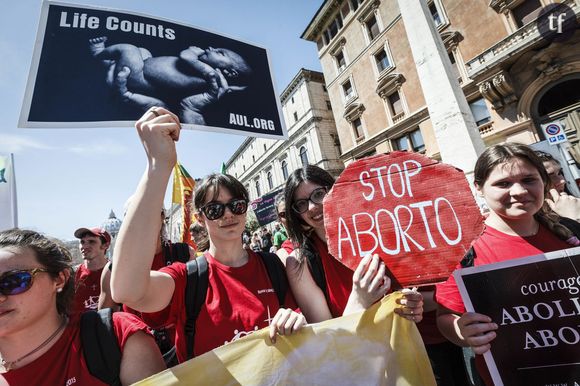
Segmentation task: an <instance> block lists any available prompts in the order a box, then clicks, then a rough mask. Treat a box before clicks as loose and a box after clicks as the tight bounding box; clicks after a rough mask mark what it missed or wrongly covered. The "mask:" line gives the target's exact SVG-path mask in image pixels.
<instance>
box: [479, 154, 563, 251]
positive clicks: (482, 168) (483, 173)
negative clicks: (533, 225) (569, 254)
mask: <svg viewBox="0 0 580 386" xmlns="http://www.w3.org/2000/svg"><path fill="white" fill-rule="evenodd" d="M514 158H518V159H521V160H523V161H526V162H528V163H529V164H531V165H532V166H534V167H535V168H536V169H537V170H538V173H539V174H540V178H541V179H542V183H543V184H544V199H545V198H546V197H548V194H549V190H550V186H551V185H550V177H549V176H548V172H547V171H546V168H545V167H544V164H543V162H542V159H541V158H540V157H539V156H538V155H537V154H536V153H535V152H534V151H533V150H532V149H531V148H529V147H528V146H526V145H523V144H521V143H504V144H498V145H493V146H490V147H488V148H487V149H485V151H484V152H483V153H481V155H480V156H479V158H478V159H477V162H476V163H475V169H474V171H473V177H474V178H473V179H474V183H475V184H476V185H477V186H478V187H480V188H481V187H482V186H483V185H484V184H485V181H486V180H487V178H488V177H489V175H490V174H491V171H492V170H493V168H495V167H496V166H497V165H500V164H502V163H505V162H508V161H510V160H512V159H514ZM534 218H535V219H536V220H537V221H538V222H539V223H540V224H542V225H544V226H545V227H546V228H548V229H549V230H550V231H551V232H552V233H554V234H555V235H556V236H558V237H559V238H561V239H562V240H564V241H566V240H568V239H569V238H570V237H572V236H574V234H573V233H572V232H571V231H570V230H569V229H568V228H566V227H565V226H564V225H562V224H560V216H558V215H557V214H556V213H555V212H554V211H553V210H552V209H551V208H550V207H549V206H548V204H547V203H546V202H545V200H544V204H543V205H542V207H541V208H540V210H539V211H538V212H536V213H535V214H534Z"/></svg>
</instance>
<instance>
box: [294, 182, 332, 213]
mask: <svg viewBox="0 0 580 386" xmlns="http://www.w3.org/2000/svg"><path fill="white" fill-rule="evenodd" d="M326 193H328V190H327V189H326V188H325V187H322V188H317V189H314V190H313V191H312V193H310V197H308V198H302V199H300V200H296V201H295V202H294V203H293V204H292V209H294V211H295V212H296V213H298V214H302V213H305V212H306V211H307V210H308V206H309V204H308V202H309V201H310V202H312V203H313V204H322V201H323V200H324V197H326Z"/></svg>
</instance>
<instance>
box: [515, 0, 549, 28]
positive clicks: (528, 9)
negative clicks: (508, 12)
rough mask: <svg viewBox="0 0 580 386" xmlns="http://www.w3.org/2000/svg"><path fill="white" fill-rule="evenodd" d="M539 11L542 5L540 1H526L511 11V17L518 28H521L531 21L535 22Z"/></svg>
mask: <svg viewBox="0 0 580 386" xmlns="http://www.w3.org/2000/svg"><path fill="white" fill-rule="evenodd" d="M541 9H542V4H541V3H540V0H527V1H524V2H523V3H521V4H520V5H518V6H517V7H514V8H513V9H512V15H513V16H514V21H515V23H516V25H517V26H518V28H520V27H523V26H524V25H526V24H528V23H529V22H531V21H532V20H536V18H537V17H538V15H539V13H540V11H541Z"/></svg>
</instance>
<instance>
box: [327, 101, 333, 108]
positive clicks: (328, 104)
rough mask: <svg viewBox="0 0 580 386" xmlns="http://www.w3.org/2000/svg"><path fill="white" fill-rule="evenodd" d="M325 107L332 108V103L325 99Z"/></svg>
mask: <svg viewBox="0 0 580 386" xmlns="http://www.w3.org/2000/svg"><path fill="white" fill-rule="evenodd" d="M326 108H327V109H328V110H332V105H331V104H330V101H326Z"/></svg>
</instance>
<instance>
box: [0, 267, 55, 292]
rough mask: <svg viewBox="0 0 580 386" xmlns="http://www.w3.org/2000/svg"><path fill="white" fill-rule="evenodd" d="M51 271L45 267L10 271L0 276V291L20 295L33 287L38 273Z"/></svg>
mask: <svg viewBox="0 0 580 386" xmlns="http://www.w3.org/2000/svg"><path fill="white" fill-rule="evenodd" d="M40 272H49V271H48V270H46V269H44V268H34V269H26V270H24V269H23V270H15V271H8V272H5V273H4V274H2V276H0V293H1V294H2V295H5V296H8V295H18V294H21V293H23V292H26V291H28V290H29V289H30V287H32V283H33V282H34V277H35V276H36V274H37V273H40Z"/></svg>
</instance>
